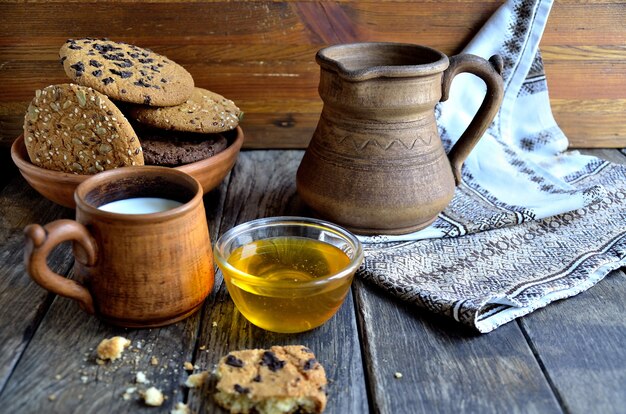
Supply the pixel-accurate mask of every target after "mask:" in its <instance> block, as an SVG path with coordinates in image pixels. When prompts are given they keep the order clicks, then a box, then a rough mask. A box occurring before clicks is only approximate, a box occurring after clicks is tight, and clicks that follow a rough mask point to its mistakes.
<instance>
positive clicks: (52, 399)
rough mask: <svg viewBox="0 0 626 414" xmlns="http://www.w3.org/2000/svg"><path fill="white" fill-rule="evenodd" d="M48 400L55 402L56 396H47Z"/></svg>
mask: <svg viewBox="0 0 626 414" xmlns="http://www.w3.org/2000/svg"><path fill="white" fill-rule="evenodd" d="M48 399H49V400H50V401H54V400H56V399H57V396H56V395H54V394H50V395H48Z"/></svg>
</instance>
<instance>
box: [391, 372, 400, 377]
mask: <svg viewBox="0 0 626 414" xmlns="http://www.w3.org/2000/svg"><path fill="white" fill-rule="evenodd" d="M393 376H394V377H395V378H402V373H401V372H394V374H393Z"/></svg>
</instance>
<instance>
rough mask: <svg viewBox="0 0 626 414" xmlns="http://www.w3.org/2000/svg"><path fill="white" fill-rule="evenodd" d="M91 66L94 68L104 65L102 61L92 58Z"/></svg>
mask: <svg viewBox="0 0 626 414" xmlns="http://www.w3.org/2000/svg"><path fill="white" fill-rule="evenodd" d="M89 66H93V67H94V68H101V67H102V63H100V62H98V61H97V60H93V59H91V60H90V61H89Z"/></svg>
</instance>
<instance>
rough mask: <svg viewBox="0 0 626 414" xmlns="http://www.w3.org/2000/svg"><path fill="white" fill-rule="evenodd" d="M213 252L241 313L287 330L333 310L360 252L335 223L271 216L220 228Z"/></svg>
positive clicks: (311, 324)
mask: <svg viewBox="0 0 626 414" xmlns="http://www.w3.org/2000/svg"><path fill="white" fill-rule="evenodd" d="M215 256H216V259H217V260H216V261H217V263H218V265H219V266H220V269H221V270H222V273H223V275H224V280H225V281H226V285H227V288H228V291H229V293H230V296H231V298H232V299H233V301H234V302H235V305H236V306H237V308H238V309H239V311H240V312H241V313H242V314H243V315H244V317H246V319H248V320H249V321H250V322H251V323H253V324H255V325H257V326H259V327H261V328H263V329H267V330H269V331H274V332H283V333H292V332H302V331H306V330H309V329H313V328H316V327H318V326H320V325H321V324H323V323H324V322H326V321H327V320H328V319H330V318H331V317H332V316H333V315H334V314H335V313H336V312H337V310H338V309H339V308H340V307H341V304H342V303H343V301H344V299H345V297H346V295H347V294H348V291H349V289H350V285H351V283H352V279H353V276H354V273H355V271H356V269H357V267H358V266H359V265H360V263H361V261H362V259H363V252H362V248H361V245H360V243H359V242H358V240H357V239H356V237H354V236H353V235H352V234H350V233H348V232H347V231H346V230H344V229H341V228H339V227H338V226H334V225H332V224H330V223H325V222H322V221H319V220H314V219H305V218H299V217H296V218H292V217H273V218H268V219H260V220H256V221H253V222H250V223H245V224H243V225H241V226H238V227H235V228H234V229H232V230H230V231H229V232H227V233H226V234H224V235H223V236H222V237H221V238H220V239H219V240H218V242H217V243H216V247H215Z"/></svg>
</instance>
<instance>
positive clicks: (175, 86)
mask: <svg viewBox="0 0 626 414" xmlns="http://www.w3.org/2000/svg"><path fill="white" fill-rule="evenodd" d="M59 56H60V57H61V62H62V63H63V69H64V70H65V73H66V74H67V75H68V76H69V77H70V78H71V79H72V80H73V81H75V82H76V83H78V84H80V85H83V86H89V87H91V88H93V89H95V90H97V91H99V92H102V93H103V94H105V95H107V96H109V97H111V98H113V99H117V100H120V101H125V102H133V103H140V104H144V105H156V106H170V105H178V104H181V103H183V102H185V101H186V100H187V99H189V97H190V96H191V93H192V92H193V87H194V85H193V79H192V77H191V75H190V74H189V72H187V70H185V68H183V67H182V66H180V65H179V64H177V63H175V62H173V61H171V60H169V59H167V58H166V57H165V56H161V55H159V54H157V53H154V52H153V51H151V50H149V49H143V48H140V47H138V46H134V45H130V44H127V43H121V42H114V41H111V40H108V39H92V38H85V39H76V40H74V39H69V40H68V41H66V42H65V44H64V45H63V46H62V47H61V50H60V51H59Z"/></svg>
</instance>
